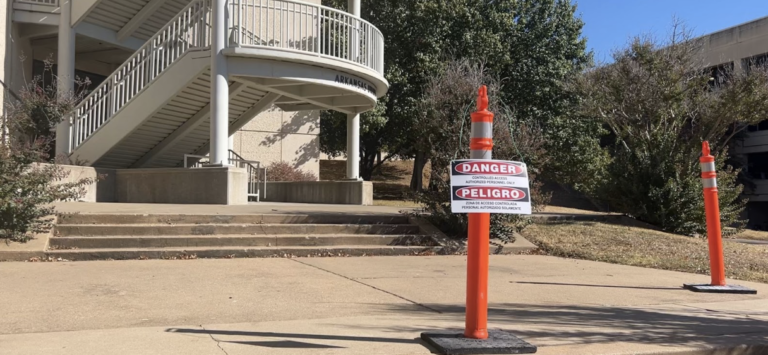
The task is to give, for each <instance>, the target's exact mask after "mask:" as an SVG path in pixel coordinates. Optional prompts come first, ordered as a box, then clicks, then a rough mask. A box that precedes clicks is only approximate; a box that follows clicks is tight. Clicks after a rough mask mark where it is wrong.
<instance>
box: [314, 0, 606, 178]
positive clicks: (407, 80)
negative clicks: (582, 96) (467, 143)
mask: <svg viewBox="0 0 768 355" xmlns="http://www.w3.org/2000/svg"><path fill="white" fill-rule="evenodd" d="M324 4H327V5H330V6H334V7H337V8H344V7H345V6H346V1H343V0H327V1H324ZM362 9H363V13H362V17H363V18H364V19H366V20H368V21H370V22H372V23H373V24H374V25H375V26H377V27H378V28H379V29H380V30H381V31H382V33H383V34H384V37H385V60H384V62H385V70H386V73H385V76H386V78H387V80H388V81H389V82H390V85H391V86H390V90H389V93H388V95H387V102H386V110H385V111H384V113H383V115H382V116H380V117H384V120H382V121H378V122H372V124H371V125H370V127H368V128H364V130H367V132H368V134H367V135H364V136H363V137H362V139H363V143H362V144H361V146H365V147H368V148H367V149H370V150H376V151H381V150H382V148H384V147H386V151H387V152H388V153H389V154H390V155H400V156H405V157H415V158H416V164H414V165H415V166H414V172H413V179H412V182H413V183H412V187H413V188H417V187H420V186H421V184H420V181H419V180H418V179H420V177H421V176H422V172H421V170H422V169H423V167H424V165H425V164H426V162H427V161H428V160H429V159H430V158H431V157H429V156H428V154H427V152H426V151H425V150H423V149H415V148H414V146H415V143H416V142H418V141H419V140H420V139H421V137H420V136H418V135H416V134H414V133H415V130H413V127H414V125H415V124H416V121H417V120H418V118H419V117H420V116H422V115H423V113H422V112H420V111H419V109H418V107H419V105H420V104H421V102H422V101H423V100H424V92H425V88H426V85H427V83H428V82H429V80H430V79H431V78H433V77H435V76H438V75H440V74H441V73H442V72H443V71H444V70H445V69H446V67H447V63H448V62H449V61H451V60H453V59H464V58H465V59H470V60H474V61H477V62H484V63H486V68H485V69H486V70H487V71H488V73H489V74H491V75H493V76H495V77H498V78H502V80H501V82H500V95H501V96H502V97H501V98H502V99H503V101H505V102H507V104H508V105H509V106H511V108H512V109H513V110H514V111H515V112H516V114H518V115H521V116H525V117H528V118H531V119H533V120H537V121H539V122H541V128H542V129H543V130H544V132H545V134H546V135H547V136H548V139H547V145H549V146H550V147H548V149H550V150H552V149H551V148H559V147H560V146H567V147H570V146H572V144H570V143H571V142H565V143H563V139H566V138H567V137H570V136H567V135H566V136H563V135H561V134H558V133H561V132H562V127H570V126H569V125H568V123H569V122H570V121H571V119H570V117H569V116H568V115H567V113H568V109H569V108H570V107H572V103H573V98H571V97H569V96H568V94H569V92H568V91H567V90H565V87H564V85H563V83H564V82H565V81H566V79H567V78H569V77H570V76H572V75H575V74H577V73H578V72H579V71H580V70H582V69H583V68H584V67H585V65H586V64H587V63H589V62H590V60H591V57H590V55H589V53H587V52H586V40H585V39H584V38H580V36H581V28H582V27H583V23H582V21H581V19H579V18H578V17H576V16H575V10H576V8H575V7H574V6H572V5H571V3H570V1H568V0H495V1H488V0H446V1H430V0H413V1H394V0H376V1H374V0H364V1H363V7H362ZM333 117H336V118H335V120H336V122H337V123H335V124H333V125H330V126H334V127H338V126H340V123H338V122H340V120H341V118H340V117H338V116H332V115H324V116H323V118H325V119H332V118H333ZM556 120H559V121H556ZM382 122H383V123H384V124H381V123H382ZM368 124H369V122H367V120H366V119H365V117H364V118H363V122H362V126H363V127H365V126H366V125H368ZM320 134H321V135H325V134H326V133H325V132H324V131H322V130H321V133H320ZM330 134H331V135H333V137H332V138H331V139H327V140H323V141H324V142H326V144H324V145H323V147H324V149H326V150H327V151H334V150H336V149H338V147H339V146H340V145H341V144H340V143H341V142H345V141H341V140H340V138H341V137H340V136H338V134H337V133H336V132H332V133H330ZM333 142H336V143H333ZM563 155H564V156H566V157H567V155H565V154H563ZM363 170H365V169H363Z"/></svg>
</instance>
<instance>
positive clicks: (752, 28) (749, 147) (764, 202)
mask: <svg viewBox="0 0 768 355" xmlns="http://www.w3.org/2000/svg"><path fill="white" fill-rule="evenodd" d="M700 40H702V44H703V46H704V50H703V53H704V60H705V62H706V63H707V65H709V66H710V68H711V69H712V72H713V75H714V76H715V78H717V77H718V75H721V74H722V73H723V72H724V70H723V69H732V70H733V71H734V72H743V71H747V70H749V69H750V68H751V67H754V66H758V65H759V66H763V65H766V64H768V17H763V18H760V19H757V20H754V21H751V22H747V23H745V24H741V25H738V26H734V27H731V28H727V29H724V30H722V31H718V32H715V33H712V34H709V35H706V36H702V37H701V38H700ZM733 148H734V150H735V152H736V154H737V155H738V156H739V157H740V158H741V160H742V162H743V163H744V164H745V168H744V169H745V171H746V174H745V176H747V177H748V178H749V181H747V184H746V189H745V195H746V197H748V198H749V205H748V213H749V216H748V217H749V219H750V224H751V225H752V226H753V227H758V228H760V229H768V117H766V120H765V121H763V122H761V123H760V124H758V125H755V126H750V127H748V128H747V131H746V132H745V134H744V135H743V136H742V137H739V138H738V139H736V141H735V142H734V147H733Z"/></svg>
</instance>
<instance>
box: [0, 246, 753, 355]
mask: <svg viewBox="0 0 768 355" xmlns="http://www.w3.org/2000/svg"><path fill="white" fill-rule="evenodd" d="M465 265H466V258H465V257H459V256H456V257H361V258H302V259H230V260H222V259H219V260H178V261H154V260H147V261H120V262H116V261H99V262H77V263H0V280H2V284H1V285H2V287H0V300H3V302H0V314H1V315H2V317H0V354H3V355H5V354H78V355H81V354H212V355H213V354H217V355H218V354H228V355H236V354H278V355H280V354H339V355H346V354H350V355H351V354H394V355H406V354H408V355H410V354H414V355H416V354H429V353H430V350H429V349H427V348H425V347H424V345H422V343H421V342H420V341H419V340H417V338H418V337H419V333H420V332H422V331H434V330H443V329H461V328H462V327H463V317H464V314H463V312H464V309H463V305H464V284H465ZM490 277H491V280H490V285H491V287H490V297H489V298H490V301H491V305H490V308H491V309H490V316H489V318H490V320H489V323H490V324H489V325H490V326H491V327H492V328H501V329H505V330H510V331H513V332H515V333H516V334H517V335H518V336H520V337H522V338H523V339H525V340H526V341H528V342H531V343H533V344H535V345H537V346H539V352H538V354H574V355H578V354H646V353H647V354H650V353H654V354H657V353H676V352H680V351H683V352H684V354H729V355H733V354H765V353H768V347H762V348H761V347H758V346H755V345H756V344H768V285H764V284H755V283H749V282H741V281H738V282H736V281H734V282H735V283H738V284H741V285H745V286H749V287H752V288H755V289H757V290H758V294H757V295H716V294H698V293H692V292H689V291H685V290H683V289H681V286H682V284H683V283H694V282H706V281H707V280H708V278H707V277H706V276H701V275H691V274H684V273H678V272H668V271H659V270H653V269H644V268H636V267H628V266H619V265H612V264H604V263H597V262H587V261H577V260H567V259H560V258H554V257H546V256H522V255H514V256H497V257H492V259H491V272H490ZM739 345H745V346H743V347H741V348H737V349H736V350H733V348H734V347H737V346H739ZM713 349H723V352H717V351H714V350H713ZM750 351H751V352H750Z"/></svg>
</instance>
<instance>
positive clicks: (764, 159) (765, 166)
mask: <svg viewBox="0 0 768 355" xmlns="http://www.w3.org/2000/svg"><path fill="white" fill-rule="evenodd" d="M747 161H748V162H749V163H748V168H747V170H748V171H749V176H751V177H752V178H753V179H768V152H763V153H752V154H747Z"/></svg>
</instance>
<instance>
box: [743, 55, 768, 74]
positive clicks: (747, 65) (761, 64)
mask: <svg viewBox="0 0 768 355" xmlns="http://www.w3.org/2000/svg"><path fill="white" fill-rule="evenodd" d="M742 63H743V64H742V67H743V68H744V70H746V71H747V72H749V70H751V69H754V68H763V69H765V67H766V65H768V53H763V54H758V55H756V56H753V57H749V58H745V59H743V60H742Z"/></svg>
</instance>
